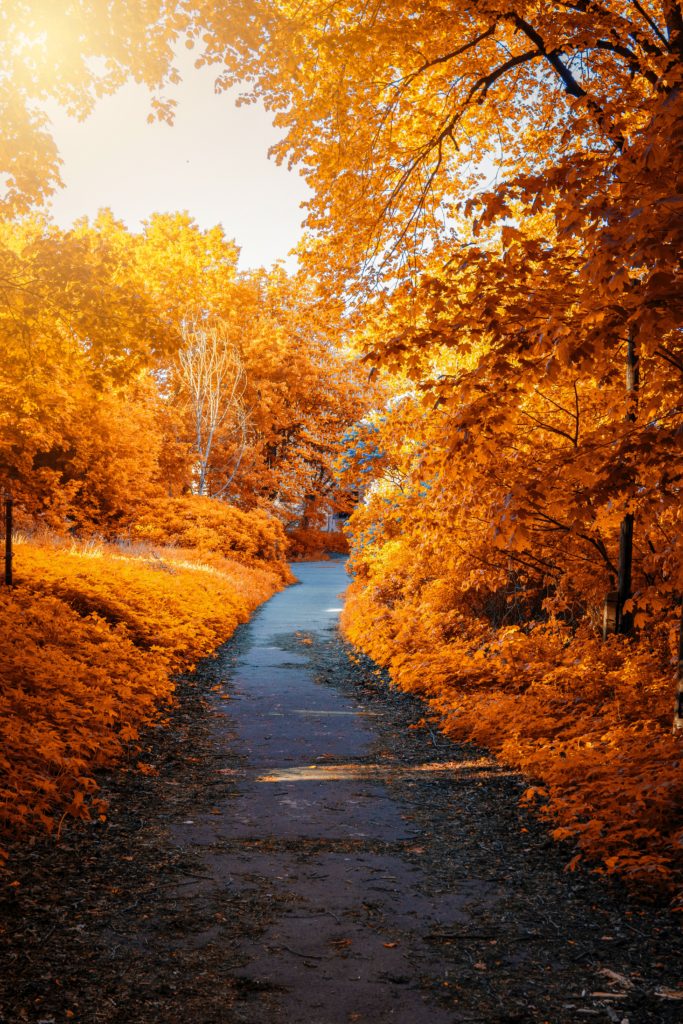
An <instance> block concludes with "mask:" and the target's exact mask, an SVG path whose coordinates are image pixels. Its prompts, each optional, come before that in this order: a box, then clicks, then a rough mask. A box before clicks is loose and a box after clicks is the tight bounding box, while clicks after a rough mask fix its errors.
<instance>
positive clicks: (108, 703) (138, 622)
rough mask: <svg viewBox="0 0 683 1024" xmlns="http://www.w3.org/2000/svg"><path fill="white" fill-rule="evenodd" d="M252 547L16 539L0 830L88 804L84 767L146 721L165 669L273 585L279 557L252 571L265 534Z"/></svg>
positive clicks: (5, 635)
mask: <svg viewBox="0 0 683 1024" xmlns="http://www.w3.org/2000/svg"><path fill="white" fill-rule="evenodd" d="M232 521H238V520H236V519H233V520H232ZM239 523H240V526H241V525H243V521H242V520H239ZM259 530H262V532H263V534H264V535H265V533H266V532H267V531H266V529H265V527H262V523H261V519H260V517H258V519H257V521H256V529H255V530H254V534H255V535H258V533H259ZM239 543H240V544H243V543H244V541H243V539H242V537H240V539H239ZM255 543H256V548H255V547H254V546H253V545H252V547H251V549H250V552H249V554H248V556H247V557H248V558H249V559H250V560H253V563H254V564H252V565H245V564H243V563H241V562H238V561H234V560H230V559H225V558H220V557H219V556H217V555H214V559H213V563H212V564H211V565H207V564H201V563H198V562H196V561H192V560H190V554H191V553H190V554H188V552H187V551H181V550H173V549H171V550H163V549H159V550H153V549H151V548H147V549H142V550H139V551H138V552H137V553H131V552H122V551H121V550H120V549H118V548H116V547H113V546H106V547H105V546H101V547H93V546H92V545H89V546H78V545H71V546H69V545H68V544H65V543H64V542H59V541H57V540H52V541H50V540H43V541H23V542H20V543H18V544H17V546H16V557H15V577H16V586H15V587H14V588H12V589H11V590H8V589H0V635H1V636H2V644H3V655H4V656H3V659H2V663H1V664H0V829H3V830H5V831H6V832H7V831H9V832H13V833H17V832H21V831H22V830H25V829H26V828H27V827H28V828H31V827H43V828H46V829H47V830H49V831H51V830H53V829H54V828H55V827H56V826H57V825H58V823H59V821H60V820H61V819H62V818H63V817H64V816H66V815H73V816H76V817H81V818H89V817H90V815H91V813H92V812H93V809H94V810H95V811H97V810H98V809H99V804H98V802H97V800H96V799H95V800H94V799H93V794H94V793H95V791H96V789H97V785H96V782H95V779H94V777H93V769H95V768H98V767H102V766H104V765H112V764H115V763H116V762H117V761H118V760H119V759H120V758H121V756H122V754H123V751H124V748H125V747H126V744H127V743H128V742H129V741H131V740H135V739H136V738H137V737H138V734H139V730H140V729H141V728H142V727H144V726H146V725H149V724H150V723H151V722H153V721H154V720H155V719H156V718H157V717H158V715H159V712H160V709H161V708H162V707H163V706H164V705H165V704H166V705H167V704H168V702H169V701H170V700H171V699H172V694H173V689H174V684H173V680H172V674H173V673H176V672H179V671H181V670H189V669H191V668H193V667H194V665H195V663H196V662H197V660H198V659H200V658H202V657H205V656H206V655H208V654H210V653H211V652H212V651H213V650H214V649H215V648H216V647H217V646H218V645H219V644H220V643H221V642H222V641H224V640H225V639H227V638H228V637H229V636H230V635H231V633H232V632H233V631H234V629H235V628H236V626H237V625H238V624H239V623H242V622H246V621H247V620H248V618H249V616H250V614H251V612H252V611H253V610H254V608H255V607H256V606H257V605H258V604H259V603H261V602H262V601H264V600H266V599H267V598H268V597H270V596H271V595H272V594H273V593H274V592H275V591H276V590H279V589H281V587H282V585H283V581H284V580H285V579H286V578H287V577H288V570H287V568H286V566H285V565H284V563H282V562H274V561H273V562H261V564H260V566H259V565H258V564H257V556H256V554H255V553H254V552H255V550H256V549H257V548H258V545H259V544H262V543H263V537H261V539H258V540H257V541H256V542H255ZM270 550H271V551H272V550H273V549H272V548H271V549H270Z"/></svg>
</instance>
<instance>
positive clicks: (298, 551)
mask: <svg viewBox="0 0 683 1024" xmlns="http://www.w3.org/2000/svg"><path fill="white" fill-rule="evenodd" d="M287 541H288V543H289V557H290V559H292V560H293V561H295V562H304V561H309V560H311V559H317V558H323V559H324V558H327V557H328V556H329V555H348V553H349V542H348V539H347V537H346V535H345V534H343V533H340V532H339V531H336V530H335V531H334V532H328V531H326V530H314V529H308V530H306V529H302V528H297V529H293V530H289V531H288V533H287Z"/></svg>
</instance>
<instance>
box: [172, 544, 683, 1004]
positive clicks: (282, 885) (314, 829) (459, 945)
mask: <svg viewBox="0 0 683 1024" xmlns="http://www.w3.org/2000/svg"><path fill="white" fill-rule="evenodd" d="M296 572H297V575H298V577H299V579H300V580H301V583H302V585H300V586H296V587H294V588H290V589H289V590H287V591H284V592H283V593H281V594H279V595H277V596H276V597H274V598H273V599H271V601H269V602H268V603H267V604H266V605H265V606H264V607H263V608H262V609H261V610H260V611H259V612H258V613H257V614H256V616H255V617H254V619H253V621H252V622H251V623H250V624H249V625H248V626H247V627H246V629H245V632H244V634H243V637H242V644H243V645H242V650H241V653H240V655H239V657H238V659H237V661H236V663H235V664H234V667H233V668H232V670H231V672H230V677H229V682H228V685H227V692H222V693H220V694H218V696H217V700H216V706H215V708H214V710H215V714H216V716H217V717H216V718H215V719H214V731H215V742H216V746H217V748H220V747H221V745H224V744H225V743H228V744H232V745H234V747H235V748H236V750H237V752H238V753H239V754H240V756H241V757H242V759H243V765H242V767H241V769H239V770H238V771H237V773H236V775H235V782H236V789H235V790H234V791H233V793H232V794H231V795H229V796H227V797H226V798H225V800H224V802H222V803H219V804H218V805H217V806H214V807H212V808H211V810H210V812H209V813H206V814H203V815H197V816H193V818H192V819H191V824H189V823H185V824H182V825H178V826H176V827H175V828H174V830H173V841H174V842H175V843H176V844H178V846H179V847H180V848H181V849H182V851H183V852H184V853H185V852H187V853H191V854H193V855H195V856H196V855H199V858H200V863H202V864H203V868H202V869H201V870H202V871H205V872H206V874H207V875H208V876H209V877H210V878H211V879H212V880H213V881H211V882H209V881H208V880H207V879H206V878H205V879H202V880H201V881H198V882H197V885H196V890H194V891H196V892H198V893H199V892H203V893H204V895H205V896H206V895H207V894H208V893H210V892H211V890H212V888H213V890H214V892H215V893H218V892H220V891H221V890H222V891H224V892H225V893H226V894H228V896H229V900H228V906H230V905H231V901H233V900H236V901H237V903H236V906H237V907H239V900H240V897H243V896H248V895H249V894H250V893H252V894H254V893H257V892H259V893H260V894H261V896H262V897H265V901H266V902H265V905H266V907H267V908H268V912H267V914H266V918H267V923H266V922H261V925H260V926H259V927H258V928H257V929H256V930H255V932H254V934H253V936H252V937H251V938H249V939H246V940H244V939H242V940H241V942H240V943H239V952H238V957H237V958H236V961H235V966H234V971H233V976H234V978H235V979H236V981H237V1001H236V1003H235V1004H234V1006H233V1008H232V1010H231V1012H230V1014H229V1015H228V1016H226V1021H228V1020H229V1021H235V1022H243V1024H264V1022H266V1021H268V1022H271V1021H273V1022H278V1024H279V1022H282V1024H284V1022H287V1024H351V1022H359V1024H388V1022H401V1024H458V1022H465V1021H471V1022H475V1021H479V1022H484V1024H514V1022H518V1024H532V1022H536V1021H538V1022H542V1021H547V1022H550V1024H564V1022H567V1024H568V1022H574V1021H580V1020H588V1021H591V1020H594V1021H609V1022H617V1024H619V1022H621V1024H623V1022H628V1024H639V1022H641V1021H643V1022H644V1021H650V1020H655V1021H658V1022H659V1021H665V1020H675V1019H677V1011H678V1009H679V1008H680V1006H681V1005H683V1004H679V1003H676V1002H672V1001H664V1000H662V999H661V998H659V997H657V996H656V995H655V994H654V993H655V989H656V981H654V980H652V979H648V981H647V982H646V984H647V994H646V991H645V990H644V988H642V987H641V986H642V983H643V981H644V980H645V979H644V978H643V973H642V971H641V970H640V969H639V968H641V967H642V968H644V967H646V966H647V967H649V963H648V956H649V957H650V959H651V960H655V961H657V958H658V957H659V958H662V959H661V960H660V962H659V967H660V968H666V967H667V966H668V968H669V972H670V969H671V968H672V967H673V965H674V961H673V959H668V960H667V961H665V960H664V959H663V958H665V957H666V956H667V946H666V943H665V942H661V943H660V944H659V949H658V947H657V945H655V947H654V948H653V950H652V951H651V952H649V953H648V952H646V951H645V946H644V944H643V939H644V938H646V935H645V932H643V931H642V929H643V928H646V929H649V930H650V931H651V930H652V928H653V918H652V917H647V916H646V917H645V918H641V920H639V921H638V927H634V926H633V924H631V923H629V921H630V920H632V919H631V918H629V914H630V912H629V911H627V910H625V907H624V906H623V905H621V906H620V905H619V902H618V901H617V904H616V905H615V904H614V903H610V901H609V899H608V900H607V905H606V906H605V905H603V901H604V900H605V898H606V889H605V886H604V884H603V883H602V882H600V881H599V880H596V879H583V880H581V882H579V883H578V884H577V883H576V882H575V881H574V880H573V878H572V877H571V876H567V875H564V874H563V873H562V870H561V868H562V865H563V863H564V861H565V859H566V855H565V854H564V852H560V851H558V850H557V848H554V844H552V843H551V842H550V841H549V840H548V839H547V836H546V834H545V832H544V830H543V828H542V827H541V826H540V825H539V824H538V823H537V822H534V821H533V820H529V819H528V817H527V816H525V815H524V813H523V812H521V811H520V810H519V808H518V797H519V794H520V791H521V787H523V786H524V782H523V781H520V780H519V779H518V777H517V776H515V774H514V773H512V772H509V771H507V770H506V769H504V768H503V767H502V766H500V765H497V764H496V763H495V762H492V761H491V760H490V759H489V758H487V757H486V756H485V755H482V753H481V752H478V751H476V750H474V749H473V748H472V747H470V746H468V745H466V744H465V745H457V744H451V743H449V742H448V741H446V740H445V739H444V738H443V737H439V738H437V737H436V736H434V734H431V735H429V734H426V733H425V731H424V730H421V731H420V733H419V734H416V732H415V730H414V729H413V730H411V729H410V727H409V723H410V720H411V718H412V721H415V720H416V719H418V718H419V717H420V707H419V705H416V704H415V702H413V701H411V700H410V698H401V697H398V698H394V701H393V702H392V700H391V699H389V700H387V699H386V697H385V698H380V699H377V697H376V696H375V697H373V695H372V692H371V699H370V700H369V701H368V700H363V699H362V696H361V694H362V693H363V690H364V686H363V684H364V682H365V681H366V680H367V676H368V672H367V669H366V673H365V677H363V673H362V672H361V673H360V676H356V678H352V679H351V682H350V685H348V684H347V686H346V687H345V688H344V687H341V692H340V679H339V676H340V668H339V659H340V656H341V657H342V658H343V652H341V651H340V650H339V641H338V639H337V637H336V624H337V618H338V614H339V611H340V610H341V607H340V606H341V600H340V591H341V590H343V589H344V587H345V586H346V583H347V579H346V576H345V571H344V564H343V562H340V561H333V562H323V563H307V564H306V563H304V564H301V565H298V566H296ZM321 652H322V654H321ZM325 652H327V653H328V655H329V654H331V656H332V661H331V664H330V663H329V662H326V661H325ZM321 656H322V667H323V671H322V674H321V672H320V668H321V662H320V657H321ZM326 668H327V671H325V669H326ZM358 683H360V684H361V685H360V686H358V685H357V684H358ZM365 690H366V696H367V687H365ZM226 697H228V698H229V699H227V700H226V699H225V698H226ZM406 705H407V706H406ZM406 716H407V720H406ZM401 719H403V721H401ZM233 771H234V769H228V772H229V773H231V774H232V772H233ZM226 912H229V911H228V910H226ZM264 924H265V926H264ZM217 937H218V936H217V935H215V934H211V933H209V934H207V935H205V936H204V939H205V940H207V941H211V940H214V939H216V938H217ZM679 945H680V944H679ZM669 952H670V950H669ZM634 960H635V964H636V965H637V967H636V968H635V969H634ZM605 972H607V973H605ZM610 972H611V973H610ZM669 976H671V975H670V973H669ZM675 977H676V975H675V973H674V978H675ZM628 1007H630V1010H629V1009H628ZM629 1013H630V1014H631V1016H630V1017H629V1016H628V1014H629ZM682 1016H683V1015H682Z"/></svg>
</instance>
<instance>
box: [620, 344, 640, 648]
mask: <svg viewBox="0 0 683 1024" xmlns="http://www.w3.org/2000/svg"><path fill="white" fill-rule="evenodd" d="M639 383H640V381H639V373H638V353H637V352H636V343H635V338H634V332H633V330H631V331H629V335H628V348H627V352H626V393H627V395H628V396H629V398H630V400H631V405H630V408H629V410H628V412H627V413H626V419H627V420H628V422H630V423H633V422H634V421H635V418H636V411H635V403H636V399H637V394H638V386H639ZM633 522H634V520H633V513H631V512H627V513H626V515H625V516H624V518H623V519H622V521H621V531H620V533H619V577H618V580H617V609H616V632H617V633H630V632H631V631H632V629H633V615H632V614H631V612H625V611H624V605H625V603H626V602H627V601H628V599H629V598H630V597H631V573H632V568H633Z"/></svg>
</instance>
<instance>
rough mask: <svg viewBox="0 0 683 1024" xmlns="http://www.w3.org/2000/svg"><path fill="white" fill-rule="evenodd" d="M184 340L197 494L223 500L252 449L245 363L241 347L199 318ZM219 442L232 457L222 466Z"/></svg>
mask: <svg viewBox="0 0 683 1024" xmlns="http://www.w3.org/2000/svg"><path fill="white" fill-rule="evenodd" d="M182 337H183V345H182V348H181V349H180V350H179V352H178V363H179V374H178V377H179V384H180V387H181V391H182V393H183V394H184V395H185V396H186V400H187V402H188V404H189V408H190V415H191V418H192V421H193V424H194V446H195V450H196V454H197V468H196V490H197V494H204V493H207V492H208V493H209V494H212V495H213V496H215V497H221V496H222V495H224V494H226V493H229V490H230V485H231V483H232V480H233V478H234V476H235V474H236V473H237V471H238V469H239V465H240V462H241V461H242V457H243V456H244V453H245V450H246V447H247V439H248V434H249V415H248V411H247V408H246V406H245V401H244V396H245V391H246V387H247V379H246V373H245V369H244V364H243V362H242V357H241V355H240V352H239V350H238V349H237V347H236V346H234V345H231V344H230V343H229V342H228V341H227V339H226V338H225V336H224V334H223V333H222V332H221V328H220V326H219V325H217V324H215V323H211V322H208V323H207V322H203V321H202V320H195V321H194V322H191V323H186V324H183V327H182ZM218 442H222V448H223V451H225V450H226V448H227V450H228V451H229V453H230V458H229V461H228V462H227V463H225V464H223V465H220V466H217V465H216V463H215V448H217V447H218ZM216 477H218V479H217V480H216V479H215V478H216Z"/></svg>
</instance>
